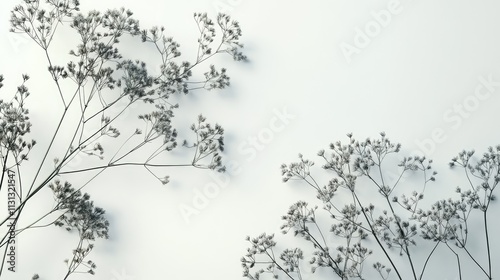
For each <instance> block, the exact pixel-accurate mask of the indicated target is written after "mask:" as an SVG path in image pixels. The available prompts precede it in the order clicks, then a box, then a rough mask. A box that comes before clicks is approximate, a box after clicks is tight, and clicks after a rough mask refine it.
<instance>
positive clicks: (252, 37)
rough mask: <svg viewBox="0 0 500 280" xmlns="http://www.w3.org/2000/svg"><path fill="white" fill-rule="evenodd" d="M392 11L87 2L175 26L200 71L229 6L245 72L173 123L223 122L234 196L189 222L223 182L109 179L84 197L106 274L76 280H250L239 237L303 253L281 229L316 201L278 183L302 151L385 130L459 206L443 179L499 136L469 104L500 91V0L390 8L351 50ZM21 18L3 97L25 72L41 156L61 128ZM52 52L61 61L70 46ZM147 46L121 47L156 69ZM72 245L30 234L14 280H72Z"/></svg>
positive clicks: (492, 115)
mask: <svg viewBox="0 0 500 280" xmlns="http://www.w3.org/2000/svg"><path fill="white" fill-rule="evenodd" d="M390 2H391V1H379V0H377V1H364V2H363V1H361V2H360V1H337V0H335V1H320V0H313V1H283V0H275V1H262V0H254V1H250V0H239V1H229V0H221V1H211V0H190V1H180V0H164V1H153V0H142V1H130V0H126V1H117V0H116V1H115V0H106V1H95V0H84V1H82V5H81V7H82V10H83V11H88V10H89V9H98V10H101V11H104V10H105V9H107V8H118V7H122V6H124V7H126V8H129V9H131V10H132V11H133V12H134V15H135V17H136V18H137V19H139V20H140V22H141V24H142V27H143V28H146V27H149V26H152V25H163V26H165V27H166V32H167V33H168V34H170V35H171V36H173V37H174V38H175V39H176V40H177V41H178V42H180V43H181V51H183V50H185V51H183V55H186V56H185V59H191V58H192V57H193V55H194V52H193V49H192V48H193V47H194V46H195V44H196V39H197V35H198V33H197V29H196V26H195V22H194V20H193V19H192V14H193V13H194V12H207V13H208V14H209V15H210V16H211V17H212V18H214V17H215V15H216V14H217V12H218V11H220V8H221V7H222V8H226V12H227V13H229V14H230V15H231V16H232V18H233V19H236V20H238V21H239V22H240V24H241V27H242V30H243V37H242V42H243V43H244V44H245V49H244V52H245V54H246V55H247V56H248V57H249V62H247V63H238V62H233V61H232V60H231V59H230V58H229V57H221V58H218V59H216V60H215V61H214V63H216V64H217V65H218V66H224V67H227V68H228V72H229V75H230V76H231V87H230V88H229V89H226V90H223V91H220V92H210V93H207V92H203V91H199V92H196V93H194V94H193V95H191V96H187V97H181V98H179V102H180V105H181V108H180V110H179V113H178V114H177V118H178V119H179V124H183V125H185V124H189V123H192V122H193V121H194V120H195V116H197V115H198V114H199V113H203V114H204V115H205V116H207V118H208V120H209V121H213V122H218V123H220V124H221V125H222V126H223V127H224V128H225V131H226V151H225V153H224V158H225V160H227V161H229V160H231V161H232V162H234V164H235V165H236V166H237V167H238V168H237V172H233V174H231V173H228V174H226V175H224V176H226V177H219V178H222V180H225V181H224V182H227V184H225V186H221V189H220V192H219V193H218V194H217V195H215V197H213V198H210V199H209V200H208V205H205V206H204V207H202V209H198V210H199V214H198V215H192V216H189V217H187V218H186V217H185V216H183V215H182V213H181V211H180V210H179V209H180V207H182V205H184V206H190V207H191V206H194V205H193V202H192V201H193V199H194V198H195V197H196V193H197V192H199V191H201V192H203V190H204V187H206V186H207V184H210V183H212V182H215V183H220V182H218V181H217V180H214V177H213V175H214V174H210V172H208V171H203V170H194V169H188V170H186V169H168V170H165V171H162V172H163V173H165V172H166V173H168V174H169V175H170V176H171V180H172V182H171V183H170V184H169V185H167V186H162V185H161V184H160V183H159V182H158V181H156V180H155V179H154V178H153V177H152V176H150V175H149V173H148V172H147V171H146V170H144V169H139V168H136V169H134V168H123V169H115V170H110V171H109V172H106V173H105V174H103V175H102V176H101V177H99V178H98V179H96V180H95V181H93V183H92V184H91V185H89V186H88V187H86V188H85V191H87V192H89V193H90V194H91V195H92V198H93V199H94V200H95V202H96V204H97V205H99V206H102V207H103V208H104V209H106V211H107V214H108V218H109V220H110V222H111V232H110V234H111V238H110V240H106V241H101V240H100V241H98V242H97V243H96V248H95V250H94V252H93V254H92V256H91V259H92V260H94V261H95V262H96V263H97V265H98V268H97V275H96V276H93V277H91V276H88V275H74V276H73V277H72V279H75V280H76V279H96V280H131V279H135V280H146V279H200V278H203V279H241V266H240V258H241V256H243V255H244V254H245V250H246V248H247V247H248V246H247V244H246V242H245V240H244V238H245V236H247V235H250V236H256V235H258V234H260V233H261V232H268V233H272V232H275V233H276V234H277V241H278V244H279V245H280V246H281V245H282V246H283V247H295V246H296V245H297V244H294V243H293V240H294V239H292V238H289V237H285V236H282V235H281V234H280V233H279V226H280V225H281V224H282V222H281V220H280V217H281V215H283V214H285V213H286V211H287V209H288V207H289V205H291V204H292V203H294V202H295V201H297V200H298V199H304V200H307V201H309V202H310V203H311V204H313V205H315V204H319V202H318V203H317V202H316V201H315V199H314V197H315V195H314V193H313V192H312V191H311V189H308V188H307V187H306V186H302V185H298V184H297V185H293V184H292V185H289V184H283V183H282V182H281V177H280V175H281V174H280V169H279V166H280V165H281V163H289V162H291V161H295V160H296V155H297V153H299V152H301V153H303V154H304V155H305V157H307V158H310V159H313V160H316V161H317V163H318V165H320V164H319V163H320V161H319V159H317V158H315V157H316V156H315V155H316V152H317V151H318V150H319V149H323V148H327V147H328V144H329V143H331V142H334V141H337V140H342V141H345V140H346V139H347V138H346V136H345V134H346V133H349V132H353V133H354V135H355V136H356V137H358V138H360V139H364V138H366V137H377V136H378V133H379V132H381V131H385V132H386V133H387V135H388V137H389V138H391V139H392V140H393V141H395V142H400V143H402V144H403V153H406V154H409V153H413V152H423V153H424V154H426V155H427V156H428V157H431V158H433V159H434V162H435V163H434V167H435V169H436V170H437V171H438V172H439V173H440V174H439V175H438V177H437V179H438V180H437V182H436V183H434V184H433V185H432V186H433V187H435V188H436V189H438V191H435V190H430V191H431V193H432V194H433V196H434V197H440V196H444V195H446V194H447V193H451V192H452V191H453V190H454V188H455V186H456V182H450V180H447V178H450V177H447V176H450V173H449V170H448V167H447V163H448V161H449V159H451V158H452V157H453V156H455V154H456V153H457V152H459V151H460V150H462V149H464V148H465V149H473V148H475V149H476V150H478V151H480V152H482V151H484V150H485V149H486V147H488V146H490V145H496V144H498V143H500V140H499V137H498V125H497V124H496V120H497V118H498V116H499V114H498V105H499V104H500V96H499V95H500V87H498V86H496V87H495V88H494V89H493V91H492V92H487V91H483V93H488V97H486V98H483V100H479V99H477V97H475V95H474V93H475V90H476V88H477V87H478V86H480V85H481V82H480V80H481V78H480V77H483V78H484V79H488V78H489V77H491V78H490V79H492V80H493V81H500V69H499V67H498V65H500V64H499V63H500V51H499V49H500V40H499V39H498V38H499V27H500V17H499V16H498V12H499V11H500V4H499V3H498V2H497V1H493V0H489V1H488V0H484V1H464V0H454V1H423V0H421V1H416V0H415V1H408V0H401V1H392V2H393V3H395V4H394V5H397V6H398V8H397V13H395V14H391V18H390V20H389V21H388V23H387V25H386V26H385V27H382V28H380V30H379V32H377V33H378V34H375V35H373V36H372V37H370V42H369V44H367V46H361V45H359V44H358V45H357V44H356V42H355V40H356V38H357V37H356V36H357V35H356V34H357V31H356V30H357V29H359V30H365V28H367V26H369V25H370V24H373V23H374V22H375V21H374V16H373V14H374V13H378V12H379V11H381V10H387V9H388V8H387V7H388V5H389V3H390ZM16 3H17V1H12V0H7V1H2V2H1V4H0V11H1V15H0V19H1V22H0V34H1V35H0V36H1V38H2V40H0V44H1V47H0V49H1V52H0V56H1V57H0V61H1V64H0V73H1V74H3V75H4V76H5V78H6V81H5V82H4V84H5V87H4V88H3V89H2V90H1V93H0V98H2V99H6V97H3V96H10V94H12V93H13V92H14V90H15V86H17V85H18V84H19V82H20V81H21V76H20V74H21V73H28V74H30V76H31V77H32V79H31V80H30V81H29V83H28V87H29V88H30V90H31V92H32V97H30V100H29V101H28V106H29V108H30V111H31V114H32V121H33V123H34V127H33V133H32V135H33V137H34V138H36V139H37V140H39V141H40V142H41V144H40V145H39V146H38V149H42V147H43V143H44V141H43V137H44V136H46V133H47V131H50V129H51V128H50V127H51V124H52V122H51V119H52V118H53V119H55V117H56V116H57V114H56V113H55V112H53V110H52V108H53V106H54V102H56V101H57V94H56V91H55V89H54V87H53V85H52V84H50V83H49V82H47V81H48V73H47V72H46V67H47V66H46V63H45V61H44V57H43V53H42V51H41V49H39V48H37V46H35V44H34V43H33V42H31V41H29V40H27V39H25V38H23V37H19V35H15V34H11V33H9V32H8V28H9V24H8V18H9V11H10V10H11V9H12V8H13V6H14V5H15V4H16ZM221 5H222V6H221ZM374 32H375V31H374ZM58 40H59V47H57V48H56V49H54V53H53V55H54V56H55V57H57V55H58V53H59V52H61V54H66V53H67V51H68V50H69V48H72V47H73V45H72V44H73V43H76V41H75V42H72V41H64V38H61V37H60V38H58ZM65 44H66V45H65ZM346 44H349V45H351V46H352V47H353V48H354V47H359V48H357V49H358V51H359V53H355V54H352V55H347V56H346V55H345V54H344V53H343V51H342V47H341V46H346ZM140 46H141V45H140V44H131V47H130V48H128V47H127V46H124V47H123V51H124V52H125V53H126V54H127V55H130V58H132V59H134V58H135V57H136V56H139V58H144V57H149V56H148V55H150V54H148V53H144V49H141V48H140ZM183 47H184V48H183ZM190 55H191V56H190ZM153 56H154V54H151V57H153ZM151 57H149V58H151ZM204 67H206V65H205V66H204ZM464 103H465V104H464ZM458 106H465V113H464V115H460V114H459V113H458V111H455V110H457V108H458ZM283 110H286V111H287V112H288V113H289V114H291V115H292V116H293V118H291V119H290V120H289V123H288V124H286V125H285V126H284V128H283V129H281V130H280V131H273V132H272V137H268V138H265V141H264V142H267V143H261V145H262V147H261V148H262V149H261V150H257V149H253V151H255V156H254V157H252V156H250V152H249V149H250V147H251V146H250V144H249V138H252V137H257V139H258V138H259V135H261V139H262V137H265V136H262V135H264V134H265V133H266V132H269V131H270V130H269V128H270V122H271V121H272V120H274V118H275V117H276V111H280V112H282V111H283ZM451 118H453V119H451ZM52 129H53V128H52ZM263 131H266V132H263ZM44 133H45V134H44ZM435 133H437V134H440V136H439V137H438V140H437V141H433V142H432V143H433V144H432V145H431V146H432V147H431V146H430V144H427V146H422V143H424V142H425V141H427V142H429V141H430V140H425V139H429V138H431V137H433V136H432V135H433V134H435ZM38 135H40V136H38ZM266 135H267V134H266ZM419 143H420V145H419ZM422 147H424V148H422ZM245 151H246V152H245ZM35 152H36V151H35ZM38 152H39V153H41V151H38ZM35 155H36V153H35V154H34V155H33V156H32V157H33V158H34V157H35ZM180 155H185V156H186V157H189V154H188V153H183V152H179V154H178V155H177V156H180ZM215 175H217V174H215ZM227 176H229V177H227ZM434 197H433V198H434ZM44 201H49V202H44ZM50 201H51V194H50V192H49V190H47V191H46V192H45V193H44V194H41V196H40V200H39V203H40V207H42V206H44V205H49V206H50V205H51V202H50ZM44 203H46V204H44ZM498 210H499V209H498V207H497V208H493V209H492V211H496V213H498ZM492 213H493V212H492ZM493 215H494V214H492V216H493ZM75 238H76V237H75V236H72V235H69V234H67V233H65V232H63V230H59V229H57V228H52V227H51V228H47V229H39V230H33V231H32V232H26V235H24V236H21V237H20V241H19V252H18V255H19V258H20V260H19V264H18V265H19V272H17V273H16V274H15V275H14V276H11V275H6V278H5V279H30V277H31V275H32V274H33V273H35V272H37V273H39V274H40V276H42V278H41V279H60V278H62V277H61V276H62V275H64V269H65V264H64V263H63V262H62V260H63V259H65V258H69V257H70V256H71V249H72V248H73V246H74V245H75V242H76V239H75ZM494 242H496V241H494ZM300 244H302V243H300ZM479 244H482V243H480V242H479ZM498 245H499V244H498V242H496V243H495V244H493V246H497V248H498ZM478 246H482V245H478ZM283 247H282V248H283ZM447 254H448V255H446V256H447V257H449V258H451V255H449V253H447ZM435 260H437V259H435ZM371 261H374V260H373V259H371V260H369V262H370V263H371ZM440 261H441V259H440ZM496 261H497V262H498V261H499V260H498V259H496ZM451 264H452V263H451ZM451 267H453V266H451ZM435 268H439V266H436V265H434V267H433V269H435ZM367 269H371V268H370V267H368V268H367ZM439 273H441V274H436V275H439V277H436V278H435V279H438V278H440V279H455V278H454V277H455V276H456V273H455V272H454V270H453V269H451V270H447V271H444V272H443V271H441V272H439ZM498 273H500V271H498V270H497V273H496V275H498ZM314 276H316V275H313V276H311V277H309V279H314ZM374 277H375V276H374ZM370 279H371V278H370ZM373 279H375V278H373Z"/></svg>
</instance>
